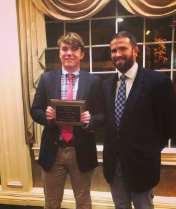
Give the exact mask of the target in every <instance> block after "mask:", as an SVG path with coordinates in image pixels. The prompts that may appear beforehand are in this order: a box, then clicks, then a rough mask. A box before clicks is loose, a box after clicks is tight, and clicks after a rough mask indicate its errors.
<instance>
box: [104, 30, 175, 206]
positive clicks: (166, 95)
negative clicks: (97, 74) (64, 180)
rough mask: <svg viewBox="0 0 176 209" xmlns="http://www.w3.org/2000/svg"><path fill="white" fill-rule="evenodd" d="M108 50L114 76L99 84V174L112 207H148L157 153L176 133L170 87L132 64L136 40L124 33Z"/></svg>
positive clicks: (156, 175) (157, 175) (155, 181)
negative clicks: (102, 109) (103, 125)
mask: <svg viewBox="0 0 176 209" xmlns="http://www.w3.org/2000/svg"><path fill="white" fill-rule="evenodd" d="M110 49H111V59H112V62H113V64H114V66H115V67H116V68H117V71H118V73H117V74H115V75H113V76H111V77H110V78H108V79H107V80H106V81H105V82H104V84H103V90H104V96H105V106H106V119H107V137H106V140H105V143H104V152H103V157H104V158H103V163H104V168H103V169H104V175H105V178H106V180H107V182H108V183H109V184H110V188H111V192H112V197H113V201H114V203H115V208H116V209H122V208H123V209H131V208H132V206H131V202H132V201H133V204H134V207H135V209H153V208H154V206H153V188H154V187H155V186H156V185H157V184H158V182H159V180H160V166H161V150H162V149H163V148H164V146H165V145H166V143H167V142H168V140H169V139H170V137H171V135H172V133H173V131H174V130H176V123H175V119H176V98H175V95H174V88H173V85H172V82H171V80H170V78H169V77H167V76H166V75H164V74H163V73H159V72H156V71H153V70H150V69H145V68H143V67H141V66H139V65H138V64H137V63H136V57H137V54H138V47H137V42H136V39H135V37H134V36H133V35H132V34H130V33H129V32H126V31H122V32H119V33H117V34H116V35H114V37H113V38H112V40H111V42H110ZM121 76H122V77H121ZM121 78H124V80H123V79H122V80H123V81H121ZM122 82H123V84H122ZM121 84H122V85H121ZM124 92H125V93H124ZM124 97H125V99H124Z"/></svg>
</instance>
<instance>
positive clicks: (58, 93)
mask: <svg viewBox="0 0 176 209" xmlns="http://www.w3.org/2000/svg"><path fill="white" fill-rule="evenodd" d="M61 72H62V71H61V70H57V71H56V74H55V79H54V81H55V82H54V83H53V84H52V85H53V86H54V91H55V95H54V99H61Z"/></svg>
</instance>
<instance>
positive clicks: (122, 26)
mask: <svg viewBox="0 0 176 209" xmlns="http://www.w3.org/2000/svg"><path fill="white" fill-rule="evenodd" d="M143 22H144V20H143V18H141V17H131V18H123V21H122V22H118V31H119V32H120V31H123V30H125V31H129V32H130V33H132V34H133V36H134V37H135V38H136V40H137V42H143V24H144V23H143Z"/></svg>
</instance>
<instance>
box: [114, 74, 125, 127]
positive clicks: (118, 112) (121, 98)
mask: <svg viewBox="0 0 176 209" xmlns="http://www.w3.org/2000/svg"><path fill="white" fill-rule="evenodd" d="M120 79H121V85H120V87H119V91H118V94H117V100H116V103H115V118H116V124H117V128H119V124H120V119H121V117H122V113H123V109H124V107H125V102H126V84H125V80H126V79H127V77H126V76H125V75H121V77H120Z"/></svg>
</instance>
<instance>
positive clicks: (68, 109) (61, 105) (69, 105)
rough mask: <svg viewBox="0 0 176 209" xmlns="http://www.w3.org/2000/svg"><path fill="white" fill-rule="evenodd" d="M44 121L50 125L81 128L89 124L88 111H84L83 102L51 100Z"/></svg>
mask: <svg viewBox="0 0 176 209" xmlns="http://www.w3.org/2000/svg"><path fill="white" fill-rule="evenodd" d="M46 119H47V120H48V122H49V124H51V125H59V126H63V125H71V126H83V125H84V124H85V125H87V124H89V122H90V114H89V111H85V100H79V101H78V100H76V101H68V100H60V99H51V107H50V106H48V107H47V109H46Z"/></svg>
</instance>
